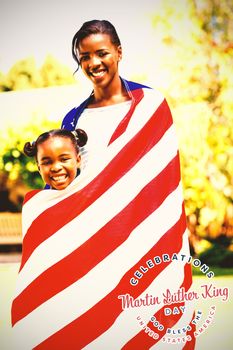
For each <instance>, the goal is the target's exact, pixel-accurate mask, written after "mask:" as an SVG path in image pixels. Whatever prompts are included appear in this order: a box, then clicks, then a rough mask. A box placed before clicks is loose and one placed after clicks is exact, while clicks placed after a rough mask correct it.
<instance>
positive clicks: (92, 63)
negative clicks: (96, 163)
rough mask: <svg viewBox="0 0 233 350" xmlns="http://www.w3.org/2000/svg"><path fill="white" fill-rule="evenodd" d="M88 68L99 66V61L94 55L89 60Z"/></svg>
mask: <svg viewBox="0 0 233 350" xmlns="http://www.w3.org/2000/svg"><path fill="white" fill-rule="evenodd" d="M89 64H90V66H91V67H97V66H99V65H100V64H101V60H100V58H99V57H98V56H96V55H94V56H93V57H92V58H91V60H90V63H89Z"/></svg>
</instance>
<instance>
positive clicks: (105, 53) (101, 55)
mask: <svg viewBox="0 0 233 350" xmlns="http://www.w3.org/2000/svg"><path fill="white" fill-rule="evenodd" d="M106 55H107V52H99V57H104V56H106Z"/></svg>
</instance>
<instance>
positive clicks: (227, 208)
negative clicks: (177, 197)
mask: <svg viewBox="0 0 233 350" xmlns="http://www.w3.org/2000/svg"><path fill="white" fill-rule="evenodd" d="M23 3H25V4H24V6H25V8H23V9H22V4H23ZM26 3H27V2H25V0H24V1H23V2H22V4H21V7H19V9H21V12H20V11H19V18H20V14H22V13H23V10H24V11H27V9H30V3H29V2H28V7H26ZM147 3H148V4H147ZM10 4H11V1H10V2H8V5H7V3H5V5H4V1H3V5H4V6H5V7H4V6H3V7H2V9H3V12H2V15H3V17H4V9H5V12H6V15H8V16H9V14H10V10H11V9H10V7H9V6H10ZM54 4H55V3H54ZM101 4H102V5H105V12H104V11H103V7H102V8H101ZM147 5H148V6H147ZM149 5H150V6H149ZM7 6H8V7H7ZM115 6H116V5H115ZM41 7H42V9H43V10H45V11H46V8H45V7H43V3H42V5H41ZM76 7H77V8H76V10H77V17H78V20H77V21H76V20H75V17H73V18H72V19H73V22H72V26H71V27H69V28H70V32H71V30H72V34H70V37H66V38H65V40H66V45H67V47H69V50H68V49H67V47H66V50H67V52H66V54H67V57H68V56H69V59H70V58H71V51H70V46H71V39H72V36H73V34H74V33H75V32H76V31H77V29H78V28H79V27H80V26H81V24H82V23H83V22H84V21H86V20H89V19H93V18H95V17H96V18H101V19H103V18H106V19H109V20H110V21H112V22H113V24H114V25H115V26H116V29H117V31H118V33H119V36H120V38H122V46H123V53H124V60H123V61H125V63H124V64H123V67H120V72H121V75H122V76H124V77H125V78H127V79H129V80H134V81H138V82H141V83H143V84H148V85H150V86H153V87H154V88H157V89H159V90H160V91H162V92H163V93H164V95H165V96H166V98H167V100H168V102H169V105H170V107H171V110H172V114H173V118H174V121H175V125H176V128H177V134H178V140H179V147H180V158H181V171H182V180H183V187H184V200H185V208H186V214H187V222H188V227H189V233H190V244H191V250H192V254H193V255H195V256H198V257H200V259H201V261H202V262H205V263H207V264H208V265H211V266H215V267H221V268H231V267H233V244H232V236H233V79H232V78H233V74H232V73H233V3H232V1H231V0H221V1H220V0H177V1H170V0H163V1H154V2H148V1H146V2H145V7H143V8H141V7H140V5H138V3H137V1H136V2H134V11H135V13H134V12H132V18H134V22H132V23H131V22H129V23H127V21H126V18H127V13H126V12H127V10H129V9H130V6H129V7H128V8H126V9H121V10H119V7H118V9H117V11H116V13H115V16H112V14H111V12H109V15H108V12H106V2H105V3H104V2H103V3H101V2H100V6H99V7H98V10H97V11H94V8H93V9H92V12H91V13H90V11H89V12H88V16H89V17H88V16H86V17H85V12H84V10H83V12H82V16H81V17H80V16H78V13H79V12H80V11H81V10H79V7H78V6H77V4H76ZM95 9H97V7H96V5H95ZM114 9H115V8H113V10H114ZM47 10H49V9H47ZM28 11H29V10H28ZM71 11H72V8H71V9H69V13H71ZM108 11H109V9H108ZM125 11H126V12H125ZM132 11H133V10H132ZM16 12H17V9H16V8H15V9H13V7H12V13H13V15H14V16H15V17H16V16H17V13H16ZM74 12H75V11H74ZM123 13H124V16H123V17H122V16H121V15H122V14H123ZM134 14H135V15H134ZM30 15H31V13H30V12H29V13H28V16H27V17H28V18H29V21H32V18H31V16H30ZM63 16H64V17H65V19H66V20H67V15H66V14H65V13H64V15H63ZM65 19H64V21H65ZM40 20H41V21H42V22H41V27H42V26H43V20H44V21H45V19H43V17H40ZM9 21H10V16H9ZM138 21H141V22H138ZM77 22H78V24H77ZM9 24H10V23H9ZM31 24H32V23H31ZM45 24H46V23H45ZM45 24H44V25H45ZM46 25H47V33H48V36H49V35H50V36H51V34H49V33H51V32H52V31H53V28H52V27H51V28H49V27H48V23H47V24H46ZM24 26H25V28H27V32H29V34H30V30H31V28H30V27H27V24H25V25H24ZM58 26H59V23H58ZM134 26H135V27H134ZM10 27H11V26H9V28H8V29H7V30H6V31H5V33H4V34H5V41H6V42H8V45H9V51H10V50H11V52H12V54H11V55H10V59H9V62H11V61H12V59H13V58H14V57H20V56H19V52H18V51H19V50H17V44H16V41H17V42H18V40H19V39H20V40H21V43H23V42H24V41H25V40H24V37H23V36H22V37H20V38H19V39H17V34H16V32H17V21H16V23H15V28H12V27H11V28H10ZM136 28H137V29H136ZM13 30H14V31H15V32H14V35H13V38H14V40H13V39H12V37H11V35H10V34H11V33H12V31H13ZM57 30H58V29H57V27H56V28H54V31H57ZM7 32H8V33H9V36H8V34H7ZM129 32H130V33H129ZM58 34H59V33H58ZM28 38H30V35H29V36H28V37H27V41H28V40H29V39H28ZM14 41H15V42H14ZM21 43H20V45H21ZM45 43H46V38H45V37H44V38H42V37H40V34H39V32H38V34H37V37H35V34H33V32H32V33H31V44H33V45H34V48H35V50H33V48H32V51H31V54H30V55H27V56H22V55H23V52H22V53H21V58H19V59H17V60H15V62H12V64H11V65H10V67H9V68H8V69H5V68H4V67H3V68H2V69H1V62H2V63H4V60H3V59H2V58H4V54H2V55H1V56H0V91H1V92H0V104H1V110H0V113H1V131H0V143H1V148H0V227H1V228H0V243H1V245H0V246H1V251H9V247H11V248H10V250H12V249H13V250H14V248H15V247H18V248H17V249H19V250H20V249H21V240H22V239H21V231H20V215H21V214H20V211H21V208H22V202H23V198H24V195H25V193H26V192H27V191H29V190H30V189H32V188H43V186H44V184H43V182H42V180H41V178H40V175H39V173H38V172H37V166H36V164H35V162H34V161H33V160H32V159H30V158H27V157H26V156H25V155H24V154H23V152H22V148H23V145H24V143H25V142H26V141H31V140H34V139H35V138H36V137H37V136H38V135H39V134H40V133H41V132H44V131H46V130H49V129H51V128H54V127H59V126H60V123H61V120H62V118H63V116H64V115H65V113H66V112H67V111H68V110H69V109H70V108H72V107H73V106H75V105H78V104H79V103H80V102H81V101H82V99H83V98H84V97H86V94H87V93H89V92H90V86H89V85H88V83H87V82H85V78H84V79H83V76H82V73H81V72H78V73H77V74H75V75H73V72H74V71H75V69H76V66H75V64H74V62H72V64H69V63H67V62H70V61H66V60H65V59H61V57H63V56H61V57H56V52H58V51H56V50H55V46H53V44H52V43H53V41H50V44H51V45H50V51H48V52H47V54H46V55H44V56H43V58H42V56H41V57H40V61H39V60H38V57H37V55H36V50H38V48H40V46H41V48H42V49H41V51H42V52H43V44H44V45H45ZM58 43H59V38H58ZM61 43H62V40H61ZM10 44H11V45H10ZM20 45H18V47H20ZM28 45H29V44H28ZM56 45H59V44H56ZM32 47H33V46H32ZM125 47H126V48H127V49H126V50H125ZM129 47H131V49H132V50H131V51H130V50H129ZM3 48H4V46H3ZM45 48H47V46H45ZM5 49H6V46H5ZM53 49H54V50H53ZM127 50H128V51H127ZM22 51H23V50H22ZM14 52H15V56H14ZM37 52H38V51H37ZM4 69H5V70H4Z"/></svg>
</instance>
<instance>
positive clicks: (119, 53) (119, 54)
mask: <svg viewBox="0 0 233 350" xmlns="http://www.w3.org/2000/svg"><path fill="white" fill-rule="evenodd" d="M117 51H118V62H119V61H120V60H121V59H122V47H121V45H119V46H118V47H117Z"/></svg>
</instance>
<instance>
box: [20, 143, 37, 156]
mask: <svg viewBox="0 0 233 350" xmlns="http://www.w3.org/2000/svg"><path fill="white" fill-rule="evenodd" d="M23 152H24V154H25V155H26V156H28V157H35V156H36V143H35V142H32V143H31V142H26V143H25V145H24V148H23Z"/></svg>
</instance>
